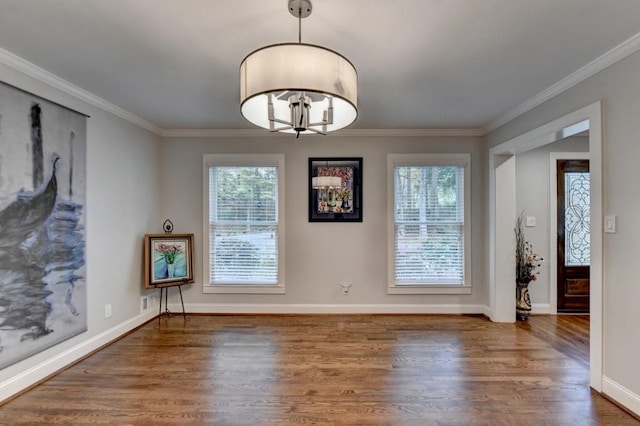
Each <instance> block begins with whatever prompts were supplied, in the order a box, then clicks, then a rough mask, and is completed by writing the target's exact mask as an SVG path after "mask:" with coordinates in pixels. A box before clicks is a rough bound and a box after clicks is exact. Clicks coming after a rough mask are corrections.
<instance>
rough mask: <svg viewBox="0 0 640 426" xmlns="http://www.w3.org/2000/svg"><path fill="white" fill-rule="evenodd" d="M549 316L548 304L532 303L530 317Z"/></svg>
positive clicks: (549, 307)
mask: <svg viewBox="0 0 640 426" xmlns="http://www.w3.org/2000/svg"><path fill="white" fill-rule="evenodd" d="M549 314H551V305H550V304H548V303H532V304H531V315H549Z"/></svg>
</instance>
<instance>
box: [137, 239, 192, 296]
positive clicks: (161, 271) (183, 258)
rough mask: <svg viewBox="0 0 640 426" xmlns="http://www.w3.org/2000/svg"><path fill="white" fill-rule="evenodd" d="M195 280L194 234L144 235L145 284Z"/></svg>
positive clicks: (158, 285) (157, 285)
mask: <svg viewBox="0 0 640 426" xmlns="http://www.w3.org/2000/svg"><path fill="white" fill-rule="evenodd" d="M192 282H194V280H193V234H147V235H145V236H144V288H147V289H148V288H159V287H168V286H174V285H181V284H189V283H192Z"/></svg>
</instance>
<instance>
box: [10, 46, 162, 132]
mask: <svg viewBox="0 0 640 426" xmlns="http://www.w3.org/2000/svg"><path fill="white" fill-rule="evenodd" d="M0 64H2V65H6V66H7V67H9V68H12V69H14V70H16V71H19V72H21V73H23V74H25V75H26V76H28V77H31V78H33V79H35V80H38V81H41V82H42V83H45V84H47V85H49V86H51V87H53V88H54V89H57V90H60V91H61V92H64V93H66V94H68V95H71V96H73V97H75V98H78V99H80V100H81V101H84V102H86V103H88V104H91V105H93V106H95V107H98V108H100V109H102V110H104V111H106V112H108V113H110V114H113V115H115V116H116V117H120V118H122V119H123V120H126V121H128V122H130V123H132V124H135V125H136V126H139V127H142V128H143V129H146V130H149V131H150V132H153V133H155V134H157V135H160V130H161V129H160V128H159V127H158V126H156V125H155V124H153V123H150V122H149V121H147V120H144V119H142V118H140V117H138V116H137V115H135V114H132V113H130V112H129V111H126V110H124V109H122V108H120V107H118V106H116V105H114V104H112V103H110V102H107V101H105V100H104V99H102V98H100V97H98V96H96V95H94V94H92V93H89V92H87V91H86V90H84V89H81V88H80V87H78V86H76V85H74V84H71V83H69V82H68V81H66V80H63V79H62V78H60V77H58V76H56V75H55V74H52V73H50V72H49V71H46V70H44V69H43V68H40V67H38V66H36V65H34V64H32V63H31V62H28V61H26V60H24V59H22V58H20V57H19V56H16V55H14V54H13V53H11V52H9V51H7V50H4V49H2V48H0ZM74 109H75V108H74ZM87 115H88V114H87Z"/></svg>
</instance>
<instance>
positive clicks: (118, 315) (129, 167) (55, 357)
mask: <svg viewBox="0 0 640 426" xmlns="http://www.w3.org/2000/svg"><path fill="white" fill-rule="evenodd" d="M0 81H3V82H6V83H8V84H10V85H13V86H15V87H18V88H20V89H23V90H25V91H28V92H31V93H33V94H35V95H37V96H40V97H42V98H44V99H48V100H51V101H53V102H56V103H59V104H61V105H63V106H66V107H68V108H71V109H74V110H76V111H80V112H82V113H84V114H87V115H89V116H90V118H88V119H87V141H86V142H87V150H86V151H87V158H86V167H87V169H86V170H87V181H86V184H87V188H86V190H87V199H86V206H85V214H86V253H85V256H86V265H87V277H86V279H87V283H86V284H87V297H88V301H87V302H88V304H87V306H88V315H87V322H88V324H87V325H88V331H86V332H84V333H82V334H80V335H78V336H75V337H73V338H71V339H69V340H66V341H64V342H62V343H60V344H58V345H56V346H53V347H51V348H49V349H47V350H44V351H42V352H40V353H38V354H36V355H33V356H31V357H29V358H27V359H25V360H23V361H21V362H18V363H16V364H13V365H11V366H8V367H6V368H4V369H2V370H0V402H1V401H3V400H5V399H7V398H9V397H11V396H12V395H14V394H15V393H17V392H19V391H21V390H22V389H24V388H26V387H28V386H30V385H32V384H33V383H35V382H37V381H39V380H41V379H42V378H44V377H47V376H48V375H50V374H52V373H53V372H55V371H57V370H58V369H60V368H63V367H64V366H66V365H68V364H69V363H71V362H73V361H75V360H77V359H78V358H80V357H82V356H84V355H86V354H87V353H89V352H91V351H93V350H95V349H96V348H97V347H100V346H101V345H103V344H105V343H107V342H108V341H110V340H111V339H113V338H115V337H118V336H119V335H120V334H123V333H124V332H127V331H129V330H130V329H131V328H133V327H135V326H136V325H137V324H138V323H139V322H140V321H144V317H143V316H141V312H140V298H141V294H142V271H141V268H142V241H143V236H144V234H145V232H148V231H149V230H154V229H157V228H159V226H160V224H161V217H160V216H159V213H158V212H159V210H160V208H159V197H158V194H159V185H158V176H159V171H158V166H159V137H157V136H156V135H154V134H153V133H151V132H149V131H147V130H144V129H142V128H140V127H138V126H136V125H134V124H131V123H130V122H128V121H125V120H123V119H121V118H118V117H116V116H114V115H112V114H110V113H107V112H105V110H103V109H100V108H98V107H96V106H94V105H91V104H89V103H87V102H84V101H82V100H80V99H79V98H76V97H74V96H71V95H69V94H67V93H65V92H63V91H61V90H58V89H55V88H52V87H51V86H49V85H47V84H45V83H43V82H41V81H39V80H35V79H33V78H31V77H29V76H27V75H25V74H23V73H21V72H19V71H17V70H15V69H13V68H11V67H8V66H6V65H4V64H0ZM0 285H1V283H0ZM105 304H110V305H111V306H112V311H113V315H112V317H111V318H108V319H105V317H104V305H105Z"/></svg>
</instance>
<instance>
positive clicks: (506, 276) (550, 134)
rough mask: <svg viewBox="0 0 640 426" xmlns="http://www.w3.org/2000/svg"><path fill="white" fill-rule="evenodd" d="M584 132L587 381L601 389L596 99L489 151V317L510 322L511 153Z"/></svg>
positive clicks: (514, 213)
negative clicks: (587, 194)
mask: <svg viewBox="0 0 640 426" xmlns="http://www.w3.org/2000/svg"><path fill="white" fill-rule="evenodd" d="M585 127H586V128H588V130H589V136H588V139H589V158H590V182H591V183H590V207H589V210H590V221H591V233H590V273H589V278H590V302H589V310H590V314H591V316H590V321H589V330H590V332H589V334H590V339H589V372H590V384H591V387H592V388H594V389H595V390H596V391H601V389H602V340H603V336H602V292H603V289H602V282H603V279H602V231H603V227H602V154H601V148H602V131H601V105H600V103H599V102H597V103H594V104H592V105H589V106H587V107H584V108H582V109H580V110H578V111H575V112H573V113H570V114H567V115H565V116H563V117H561V118H559V119H557V120H554V121H552V122H550V123H547V124H545V125H543V126H541V127H538V128H536V129H534V130H531V131H529V132H527V133H525V134H523V135H521V136H518V137H516V138H513V139H511V140H508V141H506V142H504V143H502V144H500V145H497V146H495V147H493V148H491V149H490V151H489V199H490V209H489V232H490V233H489V236H490V238H489V243H490V247H489V256H490V264H489V293H490V300H489V313H490V317H491V319H492V320H493V321H498V322H514V321H515V284H514V283H515V256H514V255H513V253H514V252H515V250H514V246H515V242H514V238H513V229H514V225H515V219H516V217H517V211H516V185H515V183H514V182H515V174H516V167H515V155H516V154H518V153H523V152H526V151H529V150H532V149H535V148H538V147H541V146H544V145H547V144H550V143H553V142H555V141H557V140H559V139H562V138H564V137H567V136H569V135H570V134H571V133H572V132H573V134H576V133H578V130H579V129H580V128H582V130H580V131H584V130H585Z"/></svg>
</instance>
